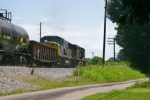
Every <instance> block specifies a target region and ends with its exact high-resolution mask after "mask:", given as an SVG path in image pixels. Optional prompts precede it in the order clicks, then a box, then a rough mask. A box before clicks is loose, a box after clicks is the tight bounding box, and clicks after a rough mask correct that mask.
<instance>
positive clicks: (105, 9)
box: [102, 0, 107, 66]
mask: <svg viewBox="0 0 150 100" xmlns="http://www.w3.org/2000/svg"><path fill="white" fill-rule="evenodd" d="M106 9H107V0H105V13H104V38H103V40H104V41H103V62H102V66H104V63H105V40H106Z"/></svg>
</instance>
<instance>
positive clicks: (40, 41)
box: [40, 22, 42, 42]
mask: <svg viewBox="0 0 150 100" xmlns="http://www.w3.org/2000/svg"><path fill="white" fill-rule="evenodd" d="M41 24H42V23H41V22H40V42H41Z"/></svg>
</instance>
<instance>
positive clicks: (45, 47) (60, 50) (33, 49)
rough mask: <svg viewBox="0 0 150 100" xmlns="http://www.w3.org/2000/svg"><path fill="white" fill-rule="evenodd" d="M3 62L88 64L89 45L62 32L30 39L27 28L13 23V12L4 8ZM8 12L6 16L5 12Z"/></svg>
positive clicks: (0, 19)
mask: <svg viewBox="0 0 150 100" xmlns="http://www.w3.org/2000/svg"><path fill="white" fill-rule="evenodd" d="M0 11H3V13H1V12H0V65H16V66H18V65H19V66H20V65H22V64H24V65H26V66H33V65H34V66H39V67H41V66H47V67H75V66H77V65H81V66H84V65H85V49H84V48H82V47H79V46H78V45H75V44H71V43H70V42H68V41H66V40H65V39H63V38H61V37H59V36H44V37H42V38H41V42H38V41H31V40H29V35H28V33H27V32H26V30H25V29H23V28H22V27H20V26H17V25H14V24H12V23H11V13H10V12H7V10H4V9H0ZM4 15H5V16H4Z"/></svg>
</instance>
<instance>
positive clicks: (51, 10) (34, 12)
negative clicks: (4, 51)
mask: <svg viewBox="0 0 150 100" xmlns="http://www.w3.org/2000/svg"><path fill="white" fill-rule="evenodd" d="M104 6H105V0H0V9H6V10H7V11H9V12H11V13H12V23H13V24H16V25H19V26H22V27H23V28H24V29H26V31H27V32H28V34H29V37H30V40H36V41H39V31H40V30H39V28H40V26H39V24H40V22H41V23H42V36H45V35H57V36H60V37H62V38H64V39H65V40H67V41H69V42H70V43H72V44H77V45H79V46H81V47H83V48H85V50H86V58H91V57H92V52H94V56H100V57H102V52H103V33H104ZM115 26H116V24H113V23H112V22H111V21H110V20H108V19H107V28H106V38H113V37H114V36H115V34H116V31H115V30H114V27H115ZM107 41H108V39H106V57H105V59H106V60H107V59H109V58H110V57H113V45H107ZM118 51H119V47H118V46H116V53H118Z"/></svg>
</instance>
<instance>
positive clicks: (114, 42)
mask: <svg viewBox="0 0 150 100" xmlns="http://www.w3.org/2000/svg"><path fill="white" fill-rule="evenodd" d="M108 39H113V41H108V44H113V45H114V61H115V56H116V55H115V44H116V39H115V38H108Z"/></svg>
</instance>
